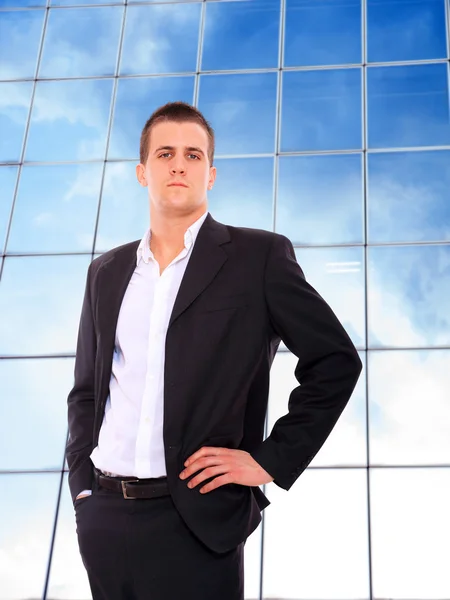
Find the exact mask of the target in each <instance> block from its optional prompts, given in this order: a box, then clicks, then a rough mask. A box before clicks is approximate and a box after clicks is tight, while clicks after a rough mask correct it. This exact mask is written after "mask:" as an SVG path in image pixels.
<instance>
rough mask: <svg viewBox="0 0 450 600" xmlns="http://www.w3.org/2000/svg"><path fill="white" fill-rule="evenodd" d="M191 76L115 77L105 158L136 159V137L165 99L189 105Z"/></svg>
mask: <svg viewBox="0 0 450 600" xmlns="http://www.w3.org/2000/svg"><path fill="white" fill-rule="evenodd" d="M193 98H194V77H149V78H143V79H142V78H139V79H119V83H118V88H117V97H116V104H115V110H114V123H113V129H112V133H111V141H110V144H109V151H108V155H109V158H138V156H139V139H140V137H141V132H142V129H143V128H144V125H145V122H146V121H147V119H148V118H149V117H150V115H151V114H152V113H153V111H154V110H156V109H157V108H159V107H160V106H162V105H163V104H166V103H167V102H174V101H179V100H180V101H182V102H187V103H189V104H192V102H193Z"/></svg>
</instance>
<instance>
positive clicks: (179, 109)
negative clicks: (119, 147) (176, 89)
mask: <svg viewBox="0 0 450 600" xmlns="http://www.w3.org/2000/svg"><path fill="white" fill-rule="evenodd" d="M161 121H175V122H176V123H186V122H191V123H198V124H199V125H201V126H202V127H203V128H204V129H205V131H206V133H207V134H208V159H209V164H210V165H211V166H212V164H213V160H214V145H215V141H214V130H213V128H212V127H211V125H210V124H209V123H208V121H207V120H206V119H205V117H204V116H203V115H202V113H201V112H200V111H199V110H198V109H197V108H195V106H191V105H190V104H187V102H168V103H167V104H164V106H160V107H159V108H157V109H156V110H155V112H154V113H153V114H152V116H151V117H150V118H149V119H148V121H147V123H146V124H145V125H144V129H143V130H142V133H141V142H140V148H139V150H140V152H139V156H140V161H141V164H143V165H145V163H146V162H147V158H148V153H149V150H150V131H151V129H152V127H153V126H154V125H156V123H159V122H161Z"/></svg>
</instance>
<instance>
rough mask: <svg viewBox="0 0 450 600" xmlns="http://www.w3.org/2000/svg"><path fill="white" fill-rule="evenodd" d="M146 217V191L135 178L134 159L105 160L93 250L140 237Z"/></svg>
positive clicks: (102, 250)
mask: <svg viewBox="0 0 450 600" xmlns="http://www.w3.org/2000/svg"><path fill="white" fill-rule="evenodd" d="M149 219H150V217H149V201H148V191H147V188H142V187H141V186H140V185H139V183H138V181H137V179H136V166H135V163H133V162H123V163H120V162H119V163H107V165H106V171H105V182H104V184H103V194H102V200H101V204H100V217H99V224H98V232H97V239H96V243H95V251H96V252H105V251H106V250H109V249H110V248H114V247H115V246H120V245H121V244H126V243H127V242H131V241H133V240H137V239H140V238H142V236H143V235H144V233H145V232H146V230H147V228H148V227H149V223H150V220H149Z"/></svg>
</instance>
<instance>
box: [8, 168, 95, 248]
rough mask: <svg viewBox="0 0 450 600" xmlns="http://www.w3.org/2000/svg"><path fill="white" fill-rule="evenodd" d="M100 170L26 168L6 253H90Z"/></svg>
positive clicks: (21, 178)
mask: <svg viewBox="0 0 450 600" xmlns="http://www.w3.org/2000/svg"><path fill="white" fill-rule="evenodd" d="M102 167H103V165H101V164H94V165H67V166H45V167H32V166H28V167H27V166H25V167H24V168H23V170H22V174H21V177H20V185H19V190H18V193H17V199H16V203H15V206H14V214H13V219H12V225H11V232H10V236H9V240H8V247H7V250H8V252H92V246H93V242H94V229H95V220H96V217H97V208H98V201H99V196H100V182H101V176H102ZM36 190H45V193H42V194H38V199H39V201H38V202H36V200H37V198H36Z"/></svg>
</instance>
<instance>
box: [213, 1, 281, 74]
mask: <svg viewBox="0 0 450 600" xmlns="http://www.w3.org/2000/svg"><path fill="white" fill-rule="evenodd" d="M279 21H280V1H279V0H253V1H250V2H249V1H245V0H244V1H241V2H208V3H207V4H206V21H205V33H204V39H203V57H202V69H203V70H204V71H210V70H218V69H263V68H270V67H277V66H278V33H279Z"/></svg>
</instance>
